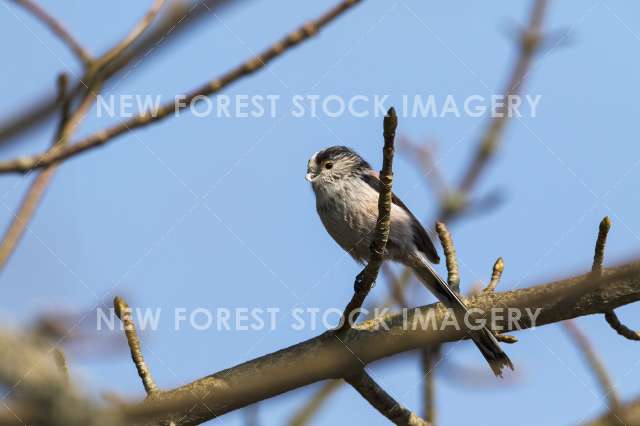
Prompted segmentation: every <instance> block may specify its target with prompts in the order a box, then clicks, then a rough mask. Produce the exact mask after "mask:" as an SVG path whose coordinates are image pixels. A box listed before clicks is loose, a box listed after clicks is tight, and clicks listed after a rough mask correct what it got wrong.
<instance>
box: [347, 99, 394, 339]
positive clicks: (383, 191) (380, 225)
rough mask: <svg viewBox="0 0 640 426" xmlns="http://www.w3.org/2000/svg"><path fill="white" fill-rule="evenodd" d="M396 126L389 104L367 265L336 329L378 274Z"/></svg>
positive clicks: (352, 316) (352, 315)
mask: <svg viewBox="0 0 640 426" xmlns="http://www.w3.org/2000/svg"><path fill="white" fill-rule="evenodd" d="M397 127H398V116H397V115H396V111H395V109H393V107H391V108H389V111H387V115H385V117H384V124H383V129H384V130H383V135H384V147H383V148H382V157H383V158H382V169H381V170H380V182H381V188H380V194H379V195H378V219H377V221H376V227H375V230H374V237H373V242H372V243H371V248H370V249H371V253H370V255H369V262H367V266H365V267H364V269H363V270H362V271H361V272H360V273H359V274H358V275H357V276H356V280H355V283H354V286H353V287H354V294H353V297H352V298H351V300H350V301H349V303H348V304H347V306H346V307H345V309H344V312H343V314H342V320H341V324H340V327H339V329H338V332H345V331H347V330H349V328H350V327H352V326H353V324H354V323H355V322H356V320H357V319H358V316H359V315H360V312H359V311H360V308H362V304H363V303H364V300H365V299H366V298H367V295H368V294H369V292H370V291H371V288H372V287H373V284H374V282H375V280H376V278H377V277H378V272H379V271H380V266H381V265H382V262H383V260H384V259H383V256H384V251H385V248H386V246H387V240H388V239H389V227H390V225H391V203H392V190H391V187H392V184H393V143H394V140H395V136H396V128H397Z"/></svg>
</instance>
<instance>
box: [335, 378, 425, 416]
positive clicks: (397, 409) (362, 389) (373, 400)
mask: <svg viewBox="0 0 640 426" xmlns="http://www.w3.org/2000/svg"><path fill="white" fill-rule="evenodd" d="M345 381H347V382H348V383H349V384H350V385H351V386H353V388H354V389H355V390H357V391H358V393H359V394H360V395H362V397H363V398H364V399H366V400H367V401H369V403H370V404H371V405H372V406H373V407H374V408H375V409H376V410H378V411H379V412H380V414H382V415H383V416H385V417H386V418H387V419H389V420H390V421H391V422H393V424H396V425H405V426H427V425H428V423H427V422H425V421H424V420H422V419H421V418H420V417H418V416H417V415H416V414H415V413H412V412H411V411H410V410H408V409H406V408H405V407H403V406H402V405H400V404H399V403H397V402H396V400H395V399H393V397H392V396H391V395H389V394H388V393H387V392H385V390H384V389H382V388H381V387H380V386H379V385H378V384H377V383H376V382H375V381H374V380H373V379H372V378H371V376H369V375H368V374H367V373H366V372H365V371H364V370H362V371H361V372H360V373H358V374H356V375H354V376H350V377H347V378H346V379H345Z"/></svg>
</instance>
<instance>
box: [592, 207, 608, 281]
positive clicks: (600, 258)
mask: <svg viewBox="0 0 640 426" xmlns="http://www.w3.org/2000/svg"><path fill="white" fill-rule="evenodd" d="M609 230H611V219H609V216H605V217H604V219H602V221H601V222H600V226H599V227H598V239H597V240H596V248H595V250H594V253H593V265H592V266H591V272H592V273H594V274H595V275H600V274H601V273H602V264H603V263H604V249H605V246H606V245H607V236H608V235H609Z"/></svg>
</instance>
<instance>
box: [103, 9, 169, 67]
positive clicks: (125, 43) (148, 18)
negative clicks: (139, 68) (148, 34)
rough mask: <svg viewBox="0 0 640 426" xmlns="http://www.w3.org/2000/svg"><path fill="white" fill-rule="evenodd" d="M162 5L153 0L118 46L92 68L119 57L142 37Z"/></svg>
mask: <svg viewBox="0 0 640 426" xmlns="http://www.w3.org/2000/svg"><path fill="white" fill-rule="evenodd" d="M164 3H165V0H154V2H153V4H152V5H151V8H150V9H149V10H148V11H147V13H146V14H145V15H144V16H143V17H142V19H141V20H140V21H139V22H137V23H136V24H135V25H134V27H133V28H132V29H131V31H130V32H129V34H127V35H126V36H125V37H124V38H123V39H122V41H120V42H119V43H118V44H116V45H115V46H113V47H112V48H111V49H109V50H108V51H107V52H106V53H105V54H104V55H102V56H101V57H100V58H98V59H97V60H96V61H95V63H94V64H92V66H93V67H94V68H96V69H99V68H102V67H103V66H105V65H106V64H108V63H110V62H111V61H113V60H114V59H116V58H117V57H119V56H120V54H121V53H122V52H124V51H125V50H126V49H128V48H129V47H130V46H131V45H132V44H133V43H134V42H135V41H136V40H137V39H138V38H139V37H140V36H141V35H142V33H144V32H145V30H146V29H147V28H149V25H151V23H152V22H153V20H154V19H155V18H156V16H157V15H158V12H160V9H161V8H162V6H163V5H164Z"/></svg>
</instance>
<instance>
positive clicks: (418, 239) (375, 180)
mask: <svg viewBox="0 0 640 426" xmlns="http://www.w3.org/2000/svg"><path fill="white" fill-rule="evenodd" d="M362 179H363V180H364V181H365V182H366V183H367V184H368V185H369V186H370V187H371V188H373V190H374V191H376V192H377V193H378V194H380V190H381V189H382V182H380V178H379V177H378V174H377V173H376V172H372V173H364V174H362ZM392 202H393V204H395V205H396V206H398V207H400V208H401V209H402V210H404V211H405V212H407V214H408V215H409V216H410V217H411V226H412V227H413V230H414V234H413V242H414V244H415V245H416V247H417V248H418V250H420V251H421V252H422V253H424V254H425V255H426V256H427V259H429V261H431V262H432V263H439V262H440V256H438V252H437V251H436V248H435V246H434V245H433V242H432V241H431V238H430V237H429V234H428V233H427V231H425V229H424V227H423V226H422V224H421V223H420V222H419V221H418V219H416V217H415V216H414V215H413V213H411V210H409V208H408V207H407V206H406V205H405V204H404V203H403V202H402V200H400V198H398V197H397V196H396V194H393V193H392Z"/></svg>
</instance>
